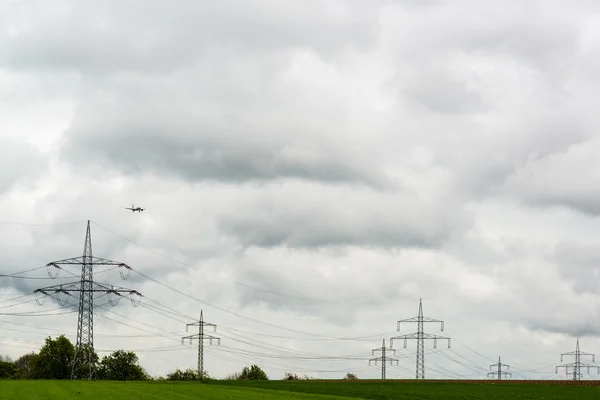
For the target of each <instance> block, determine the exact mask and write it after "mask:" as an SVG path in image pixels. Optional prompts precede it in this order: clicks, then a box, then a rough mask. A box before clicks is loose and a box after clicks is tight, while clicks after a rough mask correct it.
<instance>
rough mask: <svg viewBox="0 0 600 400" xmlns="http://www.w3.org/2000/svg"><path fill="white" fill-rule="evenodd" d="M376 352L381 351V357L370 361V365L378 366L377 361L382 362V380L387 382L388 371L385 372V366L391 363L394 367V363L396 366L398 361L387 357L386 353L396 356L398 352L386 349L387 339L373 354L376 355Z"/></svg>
mask: <svg viewBox="0 0 600 400" xmlns="http://www.w3.org/2000/svg"><path fill="white" fill-rule="evenodd" d="M376 351H380V352H381V357H376V358H371V359H370V360H369V365H371V362H372V361H373V362H375V365H377V361H381V380H385V375H386V370H385V366H386V362H387V361H389V362H390V365H393V362H394V361H396V365H398V360H397V359H395V358H392V357H388V356H387V355H386V352H388V351H391V352H393V353H394V354H396V350H394V349H392V348H391V347H390V348H386V347H385V339H383V342H382V346H381V347H380V348H378V349H373V354H375V352H376Z"/></svg>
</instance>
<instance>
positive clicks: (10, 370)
mask: <svg viewBox="0 0 600 400" xmlns="http://www.w3.org/2000/svg"><path fill="white" fill-rule="evenodd" d="M16 373H17V367H16V366H15V364H14V363H13V362H10V361H0V379H7V378H12V377H14V376H15V375H16Z"/></svg>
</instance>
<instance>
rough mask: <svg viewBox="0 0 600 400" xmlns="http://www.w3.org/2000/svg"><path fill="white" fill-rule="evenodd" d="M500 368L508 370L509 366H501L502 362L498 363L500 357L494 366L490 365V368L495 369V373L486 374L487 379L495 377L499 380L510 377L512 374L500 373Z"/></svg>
mask: <svg viewBox="0 0 600 400" xmlns="http://www.w3.org/2000/svg"><path fill="white" fill-rule="evenodd" d="M502 367H506V369H509V368H510V365H507V364H502V361H500V357H498V362H497V363H496V364H492V365H490V368H496V371H494V372H488V375H487V376H488V378H489V377H496V379H498V380H501V379H502V377H511V376H512V374H511V373H510V372H504V371H502Z"/></svg>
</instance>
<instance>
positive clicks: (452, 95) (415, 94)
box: [404, 71, 485, 113]
mask: <svg viewBox="0 0 600 400" xmlns="http://www.w3.org/2000/svg"><path fill="white" fill-rule="evenodd" d="M446 75H447V74H444V73H442V72H441V71H423V72H422V73H421V75H420V76H419V78H418V79H417V80H414V81H411V82H410V83H409V84H408V85H407V87H406V88H405V89H404V92H405V94H406V95H407V96H408V97H409V98H411V99H413V100H414V101H415V102H416V103H417V104H419V105H421V106H422V107H424V108H425V109H426V110H429V111H433V112H439V113H476V112H480V111H484V110H485V105H484V104H483V99H482V98H481V96H480V95H479V94H478V93H476V92H473V91H470V90H469V89H468V88H467V87H466V82H462V81H460V80H459V79H458V78H453V77H451V76H446Z"/></svg>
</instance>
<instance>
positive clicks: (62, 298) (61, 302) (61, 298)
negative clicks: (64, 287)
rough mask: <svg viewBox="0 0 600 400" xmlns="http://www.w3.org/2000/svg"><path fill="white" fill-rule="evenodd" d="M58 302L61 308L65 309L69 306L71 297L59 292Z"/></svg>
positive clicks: (57, 295) (57, 294)
mask: <svg viewBox="0 0 600 400" xmlns="http://www.w3.org/2000/svg"><path fill="white" fill-rule="evenodd" d="M56 302H57V303H58V304H59V305H60V306H61V307H64V306H66V305H67V304H69V295H68V294H66V293H64V292H58V293H56Z"/></svg>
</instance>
